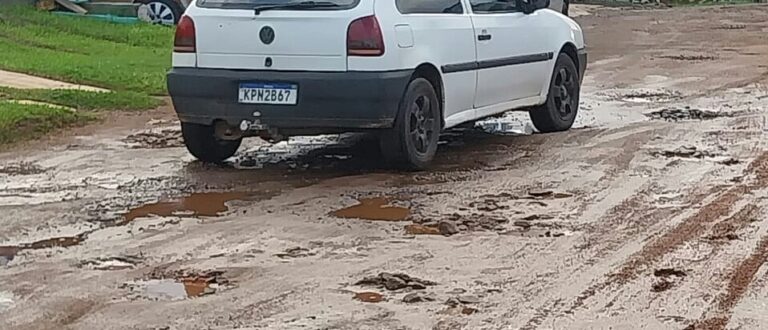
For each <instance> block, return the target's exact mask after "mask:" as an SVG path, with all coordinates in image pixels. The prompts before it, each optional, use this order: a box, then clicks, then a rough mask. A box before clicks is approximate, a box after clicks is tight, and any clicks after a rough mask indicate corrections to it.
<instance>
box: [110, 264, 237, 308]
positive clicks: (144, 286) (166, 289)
mask: <svg viewBox="0 0 768 330" xmlns="http://www.w3.org/2000/svg"><path fill="white" fill-rule="evenodd" d="M223 275H224V272H223V271H203V272H195V271H186V270H181V271H177V272H171V273H163V272H158V273H152V274H149V275H148V276H147V277H145V278H144V279H141V280H136V281H132V282H126V283H123V284H122V285H121V286H120V288H121V289H127V290H129V291H130V293H129V295H128V296H129V298H130V299H148V300H170V301H176V300H184V299H187V298H197V297H202V296H206V295H210V294H215V293H217V292H220V291H223V290H228V289H231V288H232V287H234V285H232V284H231V283H230V282H229V280H228V279H227V278H226V277H224V276H223Z"/></svg>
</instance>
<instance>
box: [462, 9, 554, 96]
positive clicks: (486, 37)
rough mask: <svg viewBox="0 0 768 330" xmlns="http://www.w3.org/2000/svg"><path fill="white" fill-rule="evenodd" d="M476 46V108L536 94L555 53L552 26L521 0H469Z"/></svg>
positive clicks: (540, 89) (537, 94)
mask: <svg viewBox="0 0 768 330" xmlns="http://www.w3.org/2000/svg"><path fill="white" fill-rule="evenodd" d="M470 4H471V7H472V14H471V15H470V16H471V18H472V24H473V26H474V29H475V36H476V38H475V43H476V49H477V67H478V73H477V91H476V93H475V102H474V105H475V108H482V107H487V106H492V105H497V104H501V103H504V102H510V101H515V100H521V99H524V98H530V97H537V96H539V95H540V93H541V91H542V89H543V83H544V82H543V81H542V77H544V76H546V74H545V71H546V70H549V65H548V62H549V61H552V59H553V56H554V54H553V53H552V50H551V49H549V47H550V46H549V44H550V43H548V42H547V38H548V35H547V33H548V32H550V31H549V29H548V28H547V27H546V26H545V25H546V24H543V23H544V22H543V21H544V20H543V19H542V18H541V17H540V15H539V13H538V12H533V13H530V14H525V13H523V8H522V5H523V3H522V1H519V0H518V1H516V0H501V1H499V0H470Z"/></svg>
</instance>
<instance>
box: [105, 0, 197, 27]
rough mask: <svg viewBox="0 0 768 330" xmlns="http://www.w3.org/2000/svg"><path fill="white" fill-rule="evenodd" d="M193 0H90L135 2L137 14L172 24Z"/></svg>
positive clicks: (150, 20)
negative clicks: (137, 5)
mask: <svg viewBox="0 0 768 330" xmlns="http://www.w3.org/2000/svg"><path fill="white" fill-rule="evenodd" d="M192 1H193V0H92V2H96V3H98V2H103V3H123V4H124V3H137V4H142V6H140V7H139V10H138V15H139V18H142V19H144V20H146V21H149V22H151V23H154V24H163V25H173V24H176V23H177V22H178V21H179V18H181V15H182V14H183V13H184V10H185V9H186V8H187V6H189V4H190V3H191V2H192Z"/></svg>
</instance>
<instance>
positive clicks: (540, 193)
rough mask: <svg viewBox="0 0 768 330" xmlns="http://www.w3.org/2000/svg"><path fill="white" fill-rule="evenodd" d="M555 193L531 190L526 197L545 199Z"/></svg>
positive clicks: (544, 190) (545, 190)
mask: <svg viewBox="0 0 768 330" xmlns="http://www.w3.org/2000/svg"><path fill="white" fill-rule="evenodd" d="M554 193H555V192H554V191H552V190H547V189H531V190H529V191H528V195H531V196H533V197H547V196H552V195H553V194H554Z"/></svg>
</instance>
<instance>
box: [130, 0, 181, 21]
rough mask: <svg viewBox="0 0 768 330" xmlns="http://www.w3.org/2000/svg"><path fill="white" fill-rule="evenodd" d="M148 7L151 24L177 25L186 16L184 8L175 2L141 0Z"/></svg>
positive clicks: (171, 0) (169, 0)
mask: <svg viewBox="0 0 768 330" xmlns="http://www.w3.org/2000/svg"><path fill="white" fill-rule="evenodd" d="M138 2H139V3H141V4H144V5H146V6H147V9H148V13H147V14H148V15H149V22H150V23H153V24H161V25H176V23H178V22H179V19H180V18H181V15H182V14H184V8H183V7H182V6H181V4H179V3H178V2H176V1H174V0H139V1H138Z"/></svg>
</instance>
